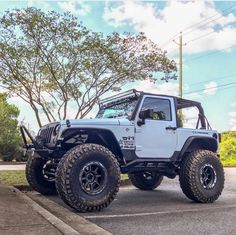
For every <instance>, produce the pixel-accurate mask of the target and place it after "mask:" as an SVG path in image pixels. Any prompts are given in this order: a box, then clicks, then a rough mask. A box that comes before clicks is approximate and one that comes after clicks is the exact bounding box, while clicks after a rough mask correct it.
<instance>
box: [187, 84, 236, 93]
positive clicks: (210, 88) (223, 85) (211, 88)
mask: <svg viewBox="0 0 236 235" xmlns="http://www.w3.org/2000/svg"><path fill="white" fill-rule="evenodd" d="M230 85H236V82H231V83H228V84H222V85H219V86H216V87H209V88H204V89H198V90H193V91H190V92H187V93H185V95H188V94H192V93H195V92H201V91H206V90H207V91H208V90H213V89H218V88H220V87H225V86H230Z"/></svg>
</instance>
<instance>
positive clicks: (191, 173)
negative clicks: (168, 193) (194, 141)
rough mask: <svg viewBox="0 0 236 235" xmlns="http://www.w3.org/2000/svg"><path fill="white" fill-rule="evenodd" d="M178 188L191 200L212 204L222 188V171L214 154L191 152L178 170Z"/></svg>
mask: <svg viewBox="0 0 236 235" xmlns="http://www.w3.org/2000/svg"><path fill="white" fill-rule="evenodd" d="M179 180H180V186H181V188H182V191H183V193H184V194H185V195H186V196H187V197H188V198H189V199H191V200H193V201H196V202H202V203H210V202H214V201H215V200H217V199H218V198H219V196H220V195H221V193H222V191H223V188H224V180H225V178H224V169H223V166H222V164H221V162H220V160H219V158H218V157H217V156H216V154H215V153H213V152H211V151H208V150H196V151H193V152H191V153H190V154H189V155H187V156H186V158H185V159H184V160H183V162H182V164H181V168H180V175H179Z"/></svg>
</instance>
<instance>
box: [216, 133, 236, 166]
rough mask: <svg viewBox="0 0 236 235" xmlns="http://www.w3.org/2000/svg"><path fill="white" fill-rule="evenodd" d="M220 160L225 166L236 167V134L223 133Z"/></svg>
mask: <svg viewBox="0 0 236 235" xmlns="http://www.w3.org/2000/svg"><path fill="white" fill-rule="evenodd" d="M220 158H221V161H222V162H223V164H224V165H225V166H236V132H235V131H229V132H226V133H222V142H221V144H220Z"/></svg>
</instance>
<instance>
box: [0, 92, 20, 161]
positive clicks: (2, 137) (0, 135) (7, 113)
mask: <svg viewBox="0 0 236 235" xmlns="http://www.w3.org/2000/svg"><path fill="white" fill-rule="evenodd" d="M18 115H19V110H18V108H17V107H16V106H15V105H12V104H8V103H7V96H6V94H3V93H0V130H1V131H0V157H1V158H3V159H4V158H6V159H7V158H13V155H14V153H15V152H16V151H17V150H18V149H19V146H20V143H21V138H20V133H19V130H18V121H17V117H18Z"/></svg>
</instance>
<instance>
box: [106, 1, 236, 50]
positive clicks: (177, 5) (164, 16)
mask: <svg viewBox="0 0 236 235" xmlns="http://www.w3.org/2000/svg"><path fill="white" fill-rule="evenodd" d="M158 4H159V3H158V2H156V3H155V6H154V4H152V3H147V2H139V1H123V2H121V3H117V4H116V5H115V6H114V5H113V7H108V6H107V7H106V9H105V12H104V15H103V18H104V19H105V20H106V21H107V23H108V24H110V25H113V26H114V27H121V26H124V25H130V26H132V27H134V29H135V30H136V31H137V32H140V31H142V32H144V33H145V34H146V35H147V36H148V37H149V38H150V39H152V40H153V41H154V42H156V43H157V44H159V45H160V46H162V45H163V46H162V48H163V47H164V48H165V49H167V50H168V51H173V50H177V46H176V45H175V44H174V43H173V42H172V40H170V39H171V38H172V37H173V36H174V35H176V34H178V33H179V32H180V31H181V30H183V29H185V28H187V27H189V26H191V25H194V24H197V23H199V22H201V21H203V20H204V19H206V18H208V17H211V16H213V15H216V14H217V16H216V17H215V18H219V19H217V20H215V21H213V20H212V21H211V22H210V23H209V24H206V25H202V27H199V25H198V28H197V27H195V29H196V30H194V31H193V32H191V33H188V34H187V31H184V32H183V38H184V42H188V41H191V40H192V39H194V38H197V37H199V36H202V35H206V34H208V33H209V35H208V36H206V37H202V38H201V40H196V41H194V42H189V43H188V45H187V46H186V47H185V53H198V52H202V51H208V50H221V49H225V48H228V47H230V46H232V45H234V44H235V41H236V29H235V28H234V27H232V26H231V23H234V22H235V21H236V17H235V16H234V15H233V14H232V13H230V14H228V15H225V16H224V15H223V14H222V13H221V12H220V11H219V10H217V9H216V8H215V5H214V2H213V1H210V2H209V1H187V2H186V1H170V2H168V3H167V4H166V6H165V7H164V8H163V9H158ZM215 18H212V19H215ZM209 21H210V20H209ZM209 21H208V22H209ZM191 30H192V28H191ZM188 31H190V29H189V30H188ZM211 32H213V33H211ZM176 39H177V40H178V37H177V38H176ZM167 41H168V42H169V43H168V44H166V42H167ZM164 44H166V45H164Z"/></svg>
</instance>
